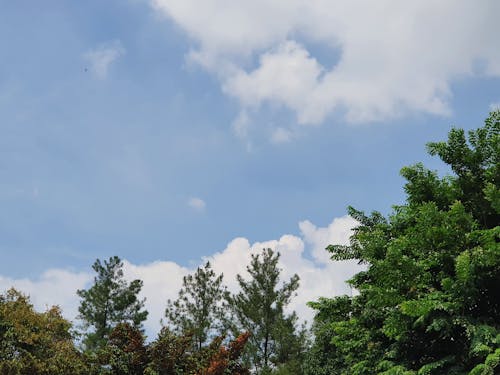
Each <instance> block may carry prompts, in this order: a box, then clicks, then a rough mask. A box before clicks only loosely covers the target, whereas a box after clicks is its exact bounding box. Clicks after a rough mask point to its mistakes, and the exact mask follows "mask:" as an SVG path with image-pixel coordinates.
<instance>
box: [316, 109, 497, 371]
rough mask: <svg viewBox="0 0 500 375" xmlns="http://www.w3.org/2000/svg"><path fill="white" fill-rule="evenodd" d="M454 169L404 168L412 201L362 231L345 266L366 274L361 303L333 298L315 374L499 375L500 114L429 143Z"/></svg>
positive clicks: (324, 307)
mask: <svg viewBox="0 0 500 375" xmlns="http://www.w3.org/2000/svg"><path fill="white" fill-rule="evenodd" d="M427 147H428V151H429V152H430V154H431V155H437V156H439V157H440V158H441V159H442V160H443V161H444V162H445V163H446V164H448V165H449V166H450V167H451V170H452V171H453V173H454V174H453V175H452V176H447V177H443V178H440V177H439V176H438V175H437V174H436V173H435V172H432V171H429V170H428V169H426V168H425V167H424V166H423V165H422V164H417V165H414V166H410V167H406V168H403V169H402V172H401V173H402V175H403V176H404V177H405V178H406V180H407V183H406V185H405V191H406V193H407V199H406V203H405V204H404V205H400V206H395V207H394V209H393V212H392V214H391V215H390V216H389V217H388V218H385V217H383V215H381V214H380V213H377V212H374V213H372V214H370V215H366V214H364V213H363V212H361V211H358V210H355V209H353V208H349V214H350V215H351V216H352V217H354V218H355V219H357V220H358V222H359V226H358V227H357V228H356V229H355V231H354V234H353V236H352V237H351V241H350V245H349V246H329V247H328V250H329V251H330V252H331V253H332V258H333V259H335V260H346V259H356V260H358V261H359V262H360V263H362V264H365V265H366V270H365V271H362V272H359V273H358V274H356V275H355V276H354V277H353V278H352V279H351V280H350V281H349V283H350V284H351V285H352V286H353V287H354V288H355V289H356V290H357V291H358V292H359V294H358V295H356V296H353V297H347V296H340V297H335V298H331V299H327V298H323V299H320V300H319V301H317V302H313V303H310V306H311V307H313V308H314V309H316V310H317V315H316V319H315V325H314V329H315V334H316V341H315V343H314V345H313V348H312V349H311V352H310V356H309V358H308V361H307V366H306V367H307V371H306V372H307V373H308V374H323V373H326V372H324V369H328V370H327V371H329V373H338V374H373V373H383V374H443V373H446V374H467V373H469V372H470V373H471V374H493V373H495V371H498V369H499V367H498V366H499V361H500V331H499V328H500V327H499V324H500V289H499V288H498V285H500V247H499V246H500V245H499V242H500V227H499V226H498V224H499V223H500V199H499V198H500V194H499V182H500V181H499V179H500V170H499V167H500V112H499V111H496V112H492V113H491V114H490V116H489V117H488V119H487V120H486V122H485V126H484V127H482V128H480V129H477V130H475V131H471V132H469V134H468V137H466V135H465V132H464V131H463V130H461V129H453V130H451V131H450V133H449V137H448V140H447V141H446V142H435V143H429V144H428V146H427Z"/></svg>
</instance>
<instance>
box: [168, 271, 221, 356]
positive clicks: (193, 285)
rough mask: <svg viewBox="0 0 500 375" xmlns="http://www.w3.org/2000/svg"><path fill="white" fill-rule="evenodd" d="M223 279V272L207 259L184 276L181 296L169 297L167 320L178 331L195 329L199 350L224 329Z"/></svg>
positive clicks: (194, 336)
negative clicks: (219, 273) (214, 267)
mask: <svg viewBox="0 0 500 375" xmlns="http://www.w3.org/2000/svg"><path fill="white" fill-rule="evenodd" d="M222 281H223V275H222V274H221V275H216V274H215V272H214V271H213V270H212V268H211V265H210V262H207V263H206V264H205V266H204V267H198V269H197V270H196V272H195V273H194V274H192V275H187V276H185V277H184V278H183V286H182V288H181V290H180V291H179V297H178V298H177V300H175V301H171V300H168V301H167V308H166V311H165V316H166V318H167V323H169V324H170V325H171V326H172V327H173V329H174V331H175V332H176V333H179V334H180V333H186V332H191V333H192V338H193V345H194V348H195V349H196V350H201V348H202V347H203V345H205V344H206V343H207V341H208V340H210V339H212V338H213V337H215V336H217V335H218V334H221V331H222V330H223V325H224V321H225V316H226V311H227V303H226V299H225V297H226V295H227V290H226V287H225V286H224V285H223V284H222Z"/></svg>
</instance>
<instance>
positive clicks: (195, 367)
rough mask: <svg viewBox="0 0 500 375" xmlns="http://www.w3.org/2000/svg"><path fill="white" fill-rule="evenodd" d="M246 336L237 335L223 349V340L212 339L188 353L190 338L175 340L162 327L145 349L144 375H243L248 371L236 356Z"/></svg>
mask: <svg viewBox="0 0 500 375" xmlns="http://www.w3.org/2000/svg"><path fill="white" fill-rule="evenodd" d="M249 335H250V334H249V333H244V334H241V335H239V336H238V337H237V338H236V339H235V340H234V341H232V342H230V343H229V345H228V346H227V347H225V346H223V345H222V341H223V339H224V337H223V336H219V337H216V338H214V339H213V340H212V342H211V343H210V344H209V345H207V346H205V347H203V348H201V349H200V350H195V351H193V350H191V349H192V345H191V343H192V335H191V334H183V335H181V336H177V335H175V334H174V333H172V332H171V331H170V330H169V329H168V328H167V327H163V329H162V331H161V332H160V334H159V335H158V338H157V339H156V340H155V341H154V342H152V343H151V344H150V345H149V347H148V356H149V364H148V366H147V368H146V370H145V371H144V374H147V375H172V374H199V375H222V374H234V375H246V374H248V370H247V369H246V367H245V366H244V365H243V364H242V363H241V361H240V356H241V353H242V351H243V349H244V347H245V344H246V342H247V340H248V337H249Z"/></svg>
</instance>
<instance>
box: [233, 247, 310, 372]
mask: <svg viewBox="0 0 500 375" xmlns="http://www.w3.org/2000/svg"><path fill="white" fill-rule="evenodd" d="M279 257H280V254H279V253H274V252H273V251H272V250H271V249H264V250H263V252H262V254H256V255H252V260H251V263H250V265H249V266H247V271H248V273H249V275H250V280H245V279H244V278H243V276H241V275H238V276H237V278H238V283H239V285H240V288H241V291H240V292H239V293H237V294H236V295H234V296H231V297H229V302H230V305H231V307H232V310H233V311H234V315H235V322H236V324H235V327H234V329H236V330H237V331H248V332H251V334H252V335H251V337H250V340H249V343H248V345H247V349H246V352H245V354H246V359H247V361H248V362H249V364H250V365H251V367H253V368H254V369H255V370H256V371H257V373H259V374H265V373H270V372H271V371H272V370H273V369H275V370H278V369H280V368H281V369H282V373H283V374H284V373H287V371H297V366H295V365H294V364H293V363H292V360H294V359H296V360H300V355H301V354H302V352H303V347H304V339H305V337H304V332H303V331H300V330H298V329H297V324H296V323H297V315H296V314H295V312H293V313H291V314H288V315H287V314H286V313H285V311H284V310H285V308H286V306H287V305H288V304H289V303H290V300H291V298H292V296H293V295H294V293H295V291H296V290H297V288H298V287H299V277H298V275H294V276H293V277H292V278H291V279H290V280H289V281H288V282H284V283H283V284H282V285H281V287H279V284H280V279H279V276H280V273H281V269H280V268H279V267H278V261H279ZM287 368H288V369H287ZM292 368H293V369H294V370H292ZM290 373H294V372H290ZM295 373H296V374H298V373H300V372H295Z"/></svg>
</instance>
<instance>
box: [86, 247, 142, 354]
mask: <svg viewBox="0 0 500 375" xmlns="http://www.w3.org/2000/svg"><path fill="white" fill-rule="evenodd" d="M122 267H123V262H122V261H121V260H120V258H118V257H117V256H114V257H111V258H109V260H107V261H106V260H105V261H104V262H103V263H102V262H101V261H100V260H99V259H97V260H96V261H95V263H94V264H93V266H92V268H93V269H94V271H95V272H96V273H97V275H96V276H95V277H94V285H93V286H92V287H91V288H89V289H87V290H78V291H77V294H78V296H79V297H80V298H81V301H80V307H79V309H78V311H79V313H80V314H79V318H80V319H81V320H82V321H83V323H84V327H85V328H86V330H87V332H86V333H85V335H84V340H83V343H84V346H85V348H86V349H88V350H96V349H99V348H102V347H103V346H104V345H105V344H106V341H107V340H108V338H109V334H110V332H111V330H112V329H113V327H115V326H116V325H117V324H118V323H130V324H131V325H132V326H134V327H136V328H141V327H142V322H143V321H144V320H146V317H147V315H148V312H147V311H145V310H143V308H144V301H145V300H144V299H143V300H139V299H138V294H139V292H140V291H141V288H142V281H141V280H134V281H132V282H130V283H127V282H126V281H125V280H124V277H123V270H122Z"/></svg>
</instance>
